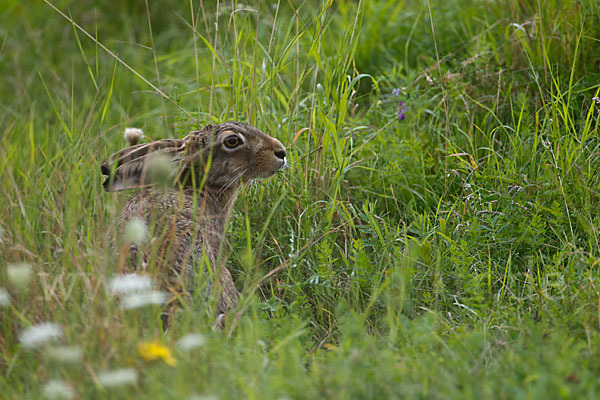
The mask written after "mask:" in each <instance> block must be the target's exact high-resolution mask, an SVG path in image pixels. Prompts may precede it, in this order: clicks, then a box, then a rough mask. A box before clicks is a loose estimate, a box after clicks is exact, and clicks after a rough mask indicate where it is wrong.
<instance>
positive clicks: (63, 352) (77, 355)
mask: <svg viewBox="0 0 600 400" xmlns="http://www.w3.org/2000/svg"><path fill="white" fill-rule="evenodd" d="M46 354H47V355H48V357H49V358H51V359H53V360H55V361H58V362H63V363H71V364H74V363H78V362H80V361H81V360H82V359H83V350H81V348H79V347H77V346H57V347H50V348H48V350H47V351H46Z"/></svg>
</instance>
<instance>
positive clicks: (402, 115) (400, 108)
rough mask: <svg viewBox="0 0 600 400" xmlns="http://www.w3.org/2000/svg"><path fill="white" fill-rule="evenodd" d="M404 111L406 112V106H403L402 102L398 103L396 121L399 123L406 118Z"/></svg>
mask: <svg viewBox="0 0 600 400" xmlns="http://www.w3.org/2000/svg"><path fill="white" fill-rule="evenodd" d="M406 111H408V107H407V106H406V104H404V102H403V101H401V102H399V103H398V114H397V115H398V119H399V120H400V121H403V120H404V118H406V115H405V113H406Z"/></svg>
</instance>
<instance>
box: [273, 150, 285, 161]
mask: <svg viewBox="0 0 600 400" xmlns="http://www.w3.org/2000/svg"><path fill="white" fill-rule="evenodd" d="M275 155H276V156H277V158H281V159H282V160H283V159H284V158H285V150H276V151H275Z"/></svg>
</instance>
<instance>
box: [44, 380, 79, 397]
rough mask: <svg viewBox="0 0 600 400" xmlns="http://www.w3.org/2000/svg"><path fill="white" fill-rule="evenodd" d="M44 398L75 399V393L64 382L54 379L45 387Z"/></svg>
mask: <svg viewBox="0 0 600 400" xmlns="http://www.w3.org/2000/svg"><path fill="white" fill-rule="evenodd" d="M43 392H44V397H46V398H47V399H52V400H53V399H74V398H75V392H74V391H73V388H71V386H69V385H67V384H66V383H65V382H64V381H62V380H59V379H53V380H51V381H48V382H46V384H45V385H44V389H43Z"/></svg>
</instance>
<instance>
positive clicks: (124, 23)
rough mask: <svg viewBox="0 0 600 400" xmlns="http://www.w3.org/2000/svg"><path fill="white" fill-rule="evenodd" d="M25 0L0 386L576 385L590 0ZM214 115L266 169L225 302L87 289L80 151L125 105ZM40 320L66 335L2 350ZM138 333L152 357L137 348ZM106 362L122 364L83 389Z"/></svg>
mask: <svg viewBox="0 0 600 400" xmlns="http://www.w3.org/2000/svg"><path fill="white" fill-rule="evenodd" d="M25 3H27V2H25ZM25 3H21V2H16V1H9V2H4V3H3V4H2V5H0V75H1V76H2V77H3V78H2V83H3V84H2V85H0V176H1V177H2V183H1V185H0V193H1V195H0V196H1V199H0V202H1V204H2V207H0V254H1V257H0V288H2V289H3V291H2V292H0V371H1V372H2V374H0V387H1V392H2V393H3V394H5V397H6V398H14V399H17V398H19V399H20V398H40V397H42V396H44V395H46V396H47V397H51V396H50V395H49V394H48V392H47V391H48V386H47V383H48V382H49V381H51V380H53V379H60V380H61V381H63V382H65V383H66V384H67V385H69V386H70V387H71V388H72V390H73V391H74V392H75V393H76V394H77V396H78V398H131V397H136V398H153V399H154V398H194V397H192V396H194V395H197V396H216V397H219V398H239V397H247V398H283V397H290V398H317V397H329V398H399V397H407V398H461V399H462V398H506V399H512V398H559V397H560V398H597V397H598V395H599V392H600V385H599V383H598V379H597V376H598V373H599V372H600V361H599V360H600V357H599V355H600V347H599V345H598V343H600V340H599V339H600V337H599V329H600V328H599V327H600V321H599V317H598V316H599V313H598V310H599V300H598V287H599V285H600V280H599V279H600V274H599V272H598V271H599V265H598V264H599V262H598V260H599V259H600V244H599V243H600V242H599V239H598V238H599V232H598V226H600V211H599V208H598V206H597V204H598V203H599V201H600V198H599V197H600V196H599V193H600V174H599V169H600V141H599V140H598V139H597V137H598V124H599V122H600V121H599V119H600V118H599V113H598V107H599V106H600V101H594V100H593V98H595V97H598V95H599V93H600V86H598V81H599V78H600V73H599V72H598V71H599V70H600V69H599V64H598V58H597V55H598V54H600V41H599V40H598V38H599V37H600V24H599V23H598V21H599V17H600V9H599V8H598V7H597V2H596V1H595V0H566V1H558V0H550V1H546V2H544V3H543V4H542V3H541V2H539V1H537V2H534V1H515V0H510V1H503V2H489V1H486V2H481V1H460V0H445V1H442V0H435V1H434V0H432V1H430V2H422V1H412V0H411V1H391V0H376V1H358V2H357V1H339V2H329V1H316V0H310V1H304V2H298V1H291V2H278V3H277V4H272V3H270V2H260V3H258V4H254V3H252V4H249V5H248V4H242V3H237V2H235V1H233V2H225V3H222V2H200V3H199V2H197V1H191V2H189V4H182V3H180V2H175V1H171V0H170V1H162V2H159V3H157V2H148V6H147V5H146V3H145V2H110V1H96V2H89V1H79V2H73V1H70V0H61V1H50V0H49V2H48V3H42V2H39V3H36V4H35V5H33V4H25ZM51 5H52V6H54V7H56V9H58V10H60V11H62V12H64V13H65V16H61V15H60V14H59V13H58V12H57V11H56V10H55V9H54V8H53V7H52V6H51ZM69 18H72V21H70V20H69ZM149 22H150V25H149ZM76 24H77V25H76ZM84 31H85V32H87V34H89V35H90V36H91V37H92V38H94V40H92V39H90V37H89V36H88V35H86V33H84ZM103 46H105V47H106V48H108V49H110V51H111V52H112V53H113V54H109V53H108V52H107V51H106V50H105V49H104V48H103ZM117 57H118V59H117ZM153 86H154V87H153ZM156 89H159V90H160V91H161V92H162V93H164V94H165V95H167V96H168V99H165V98H164V97H163V96H161V95H159V93H158V92H157V90H156ZM403 107H406V108H405V109H404V108H403ZM399 113H403V114H404V116H405V118H404V119H399V118H398V115H399ZM227 120H241V121H244V122H248V123H250V124H253V125H256V126H258V127H259V128H261V129H263V130H264V131H266V132H269V133H270V134H271V135H273V136H276V137H277V138H279V139H280V140H281V141H282V142H284V143H285V144H286V145H287V147H288V154H289V158H290V161H291V168H290V169H289V170H287V171H286V172H285V174H283V175H280V176H277V177H275V178H272V179H269V180H267V181H264V182H260V183H257V184H255V185H252V186H251V187H249V188H248V189H247V190H246V191H245V193H243V195H242V196H241V197H240V198H239V200H238V202H237V204H236V208H235V211H234V215H233V216H232V219H231V222H230V225H229V230H228V236H227V244H226V251H227V252H228V253H229V259H228V262H227V265H228V268H229V269H230V270H231V271H232V273H233V275H234V277H235V279H236V283H237V286H238V289H239V290H240V291H241V293H242V296H241V301H240V304H239V306H238V308H237V309H236V310H235V312H232V313H230V315H228V316H227V317H226V320H225V323H224V325H225V328H224V329H223V330H219V329H218V328H217V327H218V326H219V322H218V321H216V320H215V319H216V316H215V315H213V314H212V313H211V311H210V310H211V305H214V301H215V298H209V299H205V298H203V297H202V296H201V295H200V294H195V295H194V296H193V298H192V299H182V303H183V306H182V307H181V309H179V310H177V312H176V313H175V315H174V318H173V324H172V326H171V328H170V329H169V330H168V331H167V332H163V331H162V328H161V316H160V314H161V309H160V308H159V307H152V306H149V307H146V308H141V309H136V310H125V309H123V307H122V304H121V303H120V302H119V301H117V300H116V299H115V297H114V296H112V295H111V294H110V291H108V289H107V282H109V281H110V279H111V278H112V277H113V276H114V275H115V272H116V271H115V267H116V265H118V260H117V259H116V253H115V249H114V248H113V247H112V244H111V243H110V240H109V232H112V231H114V229H115V226H114V225H115V221H116V218H117V215H118V212H119V207H120V205H121V204H123V202H124V200H125V199H126V197H127V196H128V195H129V194H127V193H119V194H110V193H105V192H104V191H103V189H102V186H101V180H100V178H99V175H100V174H99V172H100V170H99V165H100V163H101V161H102V160H104V159H105V158H106V157H107V156H108V155H109V154H111V153H112V152H114V151H116V150H118V149H121V148H122V147H123V146H124V145H125V142H124V139H123V138H122V137H123V136H122V133H123V131H124V128H126V127H130V126H135V127H139V128H142V129H143V130H144V132H145V133H146V135H147V136H149V137H150V138H153V139H158V138H163V137H180V136H182V135H184V134H186V133H187V132H188V131H190V130H191V129H194V128H196V127H197V126H198V125H204V124H208V123H218V122H224V121H227ZM117 245H118V244H117ZM23 262H25V263H29V264H31V265H32V267H33V279H32V281H31V283H30V285H29V287H28V288H27V289H26V290H18V288H17V286H15V285H14V283H12V281H11V279H13V278H11V277H10V276H9V275H10V273H9V272H8V268H7V267H8V266H9V265H11V264H14V263H23ZM205 284H206V282H205V281H201V282H199V283H198V287H199V288H200V287H202V286H203V285H205ZM198 292H201V291H198ZM1 295H5V296H6V295H8V296H9V301H10V304H8V305H4V306H3V305H2V304H3V301H2V296H1ZM5 302H6V301H4V303H5ZM45 321H51V322H54V323H56V324H59V326H60V327H61V329H62V332H63V337H62V338H61V339H60V340H59V343H61V344H63V345H69V346H77V347H78V348H80V349H81V350H82V352H83V358H82V359H81V360H79V361H76V362H75V363H68V362H65V361H64V360H62V361H60V360H58V359H56V357H55V356H52V352H51V349H50V348H49V347H48V346H46V347H45V348H40V349H35V350H31V349H27V348H26V346H25V345H24V343H23V340H21V339H22V336H20V335H22V332H24V331H25V330H26V329H27V328H28V327H30V326H31V325H34V324H37V323H41V322H45ZM189 333H201V334H202V335H203V336H202V338H203V340H204V343H203V344H202V345H199V346H198V347H197V348H195V349H193V350H181V347H178V345H177V343H178V340H179V339H180V338H181V337H182V336H184V335H186V334H189ZM150 341H158V342H160V343H161V344H162V345H163V346H164V347H165V348H167V349H170V350H172V352H173V356H174V358H175V359H176V361H177V363H176V365H174V366H169V365H167V364H166V363H164V362H163V361H160V360H157V361H154V362H146V361H144V360H143V359H142V358H141V357H140V354H139V351H138V350H137V346H138V344H140V343H144V342H150ZM177 349H179V350H177ZM60 351H63V352H64V351H65V350H64V349H63V350H60V349H59V352H60ZM119 368H133V369H135V370H136V371H137V373H138V376H137V378H136V379H135V382H133V383H131V384H129V385H125V386H122V387H115V388H105V387H103V386H102V384H101V379H99V378H98V376H99V374H100V373H101V372H102V371H106V370H115V369H119ZM44 391H46V392H44ZM44 393H45V394H44Z"/></svg>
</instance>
